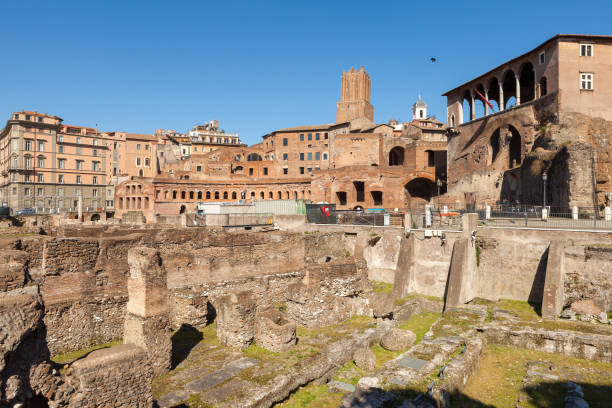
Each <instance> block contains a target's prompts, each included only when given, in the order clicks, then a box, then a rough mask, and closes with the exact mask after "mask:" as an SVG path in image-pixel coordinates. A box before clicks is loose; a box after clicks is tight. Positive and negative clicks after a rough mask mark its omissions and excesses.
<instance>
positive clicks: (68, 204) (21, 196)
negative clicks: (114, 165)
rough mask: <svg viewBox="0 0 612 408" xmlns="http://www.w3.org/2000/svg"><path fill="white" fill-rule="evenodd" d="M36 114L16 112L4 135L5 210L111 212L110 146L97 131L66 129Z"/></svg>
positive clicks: (0, 147) (0, 192)
mask: <svg viewBox="0 0 612 408" xmlns="http://www.w3.org/2000/svg"><path fill="white" fill-rule="evenodd" d="M62 121H63V120H62V119H61V118H59V117H57V116H54V115H48V114H46V113H39V112H35V111H21V112H14V113H13V114H12V115H11V118H10V119H9V120H8V121H7V124H6V126H5V128H4V129H2V131H0V204H1V205H3V206H8V207H10V208H11V209H12V210H13V211H19V210H22V209H25V208H35V209H37V211H38V212H51V211H71V210H76V207H77V205H78V201H79V197H80V198H81V199H82V202H83V204H82V205H83V208H84V209H85V210H90V211H103V210H106V209H107V208H112V207H113V204H114V191H113V189H112V188H107V183H108V180H107V173H106V164H107V157H108V155H107V150H108V146H107V140H106V137H105V135H104V134H101V133H99V132H98V131H97V130H96V129H93V128H87V127H81V126H72V125H64V124H62Z"/></svg>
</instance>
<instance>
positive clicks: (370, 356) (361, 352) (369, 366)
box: [353, 347, 376, 372]
mask: <svg viewBox="0 0 612 408" xmlns="http://www.w3.org/2000/svg"><path fill="white" fill-rule="evenodd" d="M353 361H354V362H355V365H356V366H357V367H359V368H361V369H362V370H365V371H368V372H372V371H374V370H375V369H376V354H374V352H373V351H372V349H371V348H369V347H361V348H359V349H357V350H356V351H355V352H354V353H353Z"/></svg>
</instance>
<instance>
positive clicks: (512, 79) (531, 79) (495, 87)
mask: <svg viewBox="0 0 612 408" xmlns="http://www.w3.org/2000/svg"><path fill="white" fill-rule="evenodd" d="M547 82H548V80H547V78H546V76H542V77H541V78H537V77H536V73H535V69H534V66H533V64H532V63H531V62H525V63H523V64H522V65H520V67H519V68H518V69H511V68H508V69H506V70H505V71H503V73H502V74H500V75H498V76H493V77H491V78H489V79H485V80H483V81H482V82H480V83H478V84H477V85H475V86H473V87H468V88H466V89H464V90H463V91H462V93H461V97H460V104H461V112H460V113H461V115H460V116H461V120H460V121H459V123H457V124H461V123H466V122H469V121H472V120H475V119H479V118H481V117H483V116H487V115H490V114H492V113H497V112H501V111H503V110H507V109H510V108H513V107H515V106H519V105H521V104H524V103H527V102H531V101H533V100H535V99H537V98H541V97H543V96H545V95H547V92H548V86H547V85H548V84H547ZM487 101H488V102H489V103H490V104H491V106H490V105H489V103H487ZM449 123H451V126H455V123H456V118H455V115H454V113H450V112H449Z"/></svg>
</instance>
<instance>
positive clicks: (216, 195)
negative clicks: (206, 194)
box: [215, 191, 219, 200]
mask: <svg viewBox="0 0 612 408" xmlns="http://www.w3.org/2000/svg"><path fill="white" fill-rule="evenodd" d="M218 199H219V192H218V191H215V200H218Z"/></svg>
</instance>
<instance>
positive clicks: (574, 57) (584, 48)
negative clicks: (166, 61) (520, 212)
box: [444, 35, 612, 208]
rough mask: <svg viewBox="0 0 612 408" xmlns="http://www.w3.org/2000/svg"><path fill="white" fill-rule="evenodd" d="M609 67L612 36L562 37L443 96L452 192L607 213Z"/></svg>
mask: <svg viewBox="0 0 612 408" xmlns="http://www.w3.org/2000/svg"><path fill="white" fill-rule="evenodd" d="M611 66H612V36H591V35H557V36H555V37H553V38H551V39H549V40H547V41H545V42H544V43H542V44H541V45H539V46H538V47H536V48H535V49H533V50H531V51H528V52H526V53H525V54H523V55H520V56H518V57H516V58H514V59H512V60H510V61H507V62H505V63H503V64H501V65H499V66H497V67H495V68H493V69H492V70H490V71H489V72H487V73H485V74H483V75H480V76H478V77H476V78H474V79H472V80H470V81H468V82H466V83H464V84H463V85H460V86H458V87H456V88H454V89H452V90H450V91H448V92H446V93H445V94H444V95H445V96H446V97H447V120H448V124H449V125H450V127H451V128H452V129H453V131H452V133H451V137H450V138H449V143H448V170H449V175H450V176H449V194H452V195H453V196H454V197H456V198H457V199H459V200H466V201H487V202H495V201H500V200H501V201H509V202H517V201H518V202H521V203H529V204H544V201H543V199H544V191H545V189H546V191H547V193H548V194H547V195H548V197H549V201H548V203H547V204H552V205H554V206H559V207H563V208H568V206H573V205H577V206H590V207H598V206H601V205H603V204H604V203H605V200H606V198H605V196H606V194H607V193H608V192H609V191H610V189H611V187H612V184H611V181H610V180H611V179H610V178H611V177H612V173H611V171H612V169H611V167H610V157H609V152H608V151H609V149H608V148H607V147H605V146H609V144H610V138H611V136H612V134H611V132H610V131H609V130H608V128H609V126H608V125H606V123H610V121H612V104H610V103H609V101H610V98H611V97H612V82H611V80H612V70H611V69H610V67H611ZM572 156H573V157H574V158H573V159H570V157H572ZM544 173H546V175H550V176H551V178H550V182H549V183H548V184H547V185H546V186H545V185H543V183H542V176H543V175H544ZM552 176H554V177H552Z"/></svg>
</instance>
